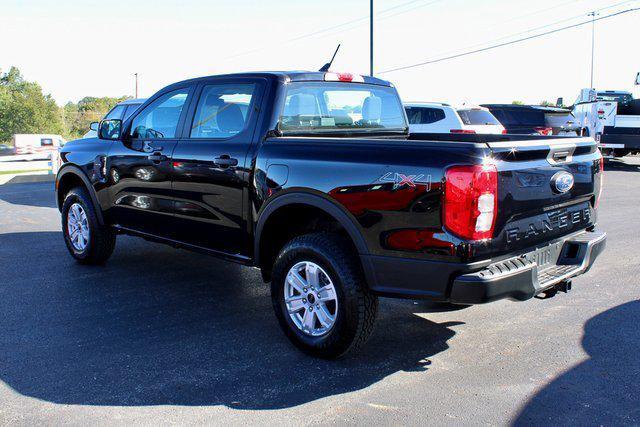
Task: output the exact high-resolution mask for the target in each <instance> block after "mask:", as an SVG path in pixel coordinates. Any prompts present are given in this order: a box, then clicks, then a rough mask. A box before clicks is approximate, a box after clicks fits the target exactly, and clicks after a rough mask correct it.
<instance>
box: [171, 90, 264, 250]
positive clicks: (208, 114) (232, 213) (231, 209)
mask: <svg viewBox="0 0 640 427" xmlns="http://www.w3.org/2000/svg"><path fill="white" fill-rule="evenodd" d="M265 88H266V80H264V79H259V78H235V79H212V80H210V81H209V82H208V83H202V84H201V85H200V86H199V87H198V90H197V96H196V99H197V102H194V103H193V106H192V108H191V111H190V113H189V119H188V120H187V121H186V122H185V124H184V136H185V137H184V138H183V139H181V140H180V142H179V143H178V145H177V146H176V149H175V151H174V154H173V174H174V177H173V194H174V196H175V214H176V224H177V225H176V230H177V234H178V239H179V240H180V241H183V242H185V243H189V244H192V245H196V246H199V247H203V248H207V249H212V250H215V251H219V252H223V253H227V254H231V255H234V256H240V257H246V256H248V251H247V249H248V247H249V233H248V226H247V221H246V215H247V213H246V212H244V211H243V206H244V205H248V202H247V203H244V202H245V199H246V197H248V193H247V187H248V185H249V179H250V173H251V159H250V158H249V157H248V152H249V149H250V148H251V146H252V144H253V141H254V137H253V135H254V131H255V128H256V123H257V119H258V115H259V111H260V110H259V108H258V106H259V105H260V102H261V100H262V96H263V93H264V91H265Z"/></svg>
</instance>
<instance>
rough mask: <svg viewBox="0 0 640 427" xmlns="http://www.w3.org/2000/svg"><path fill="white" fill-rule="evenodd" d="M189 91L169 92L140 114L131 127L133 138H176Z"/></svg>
mask: <svg viewBox="0 0 640 427" xmlns="http://www.w3.org/2000/svg"><path fill="white" fill-rule="evenodd" d="M188 94H189V90H188V89H186V88H185V89H179V90H176V91H174V92H169V93H167V94H165V95H163V96H161V97H160V98H159V99H157V100H156V101H155V102H154V103H153V104H151V105H149V106H148V107H147V108H145V109H144V111H142V112H141V113H140V114H138V115H137V116H136V117H135V118H134V119H133V123H132V125H131V131H130V132H129V134H130V135H131V137H132V138H137V139H148V138H154V139H156V138H175V136H176V129H177V128H178V121H179V120H180V113H182V108H183V107H184V104H185V102H186V100H187V95H188Z"/></svg>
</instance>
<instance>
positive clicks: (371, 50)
mask: <svg viewBox="0 0 640 427" xmlns="http://www.w3.org/2000/svg"><path fill="white" fill-rule="evenodd" d="M369 75H370V76H371V77H373V0H369Z"/></svg>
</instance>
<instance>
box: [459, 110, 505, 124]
mask: <svg viewBox="0 0 640 427" xmlns="http://www.w3.org/2000/svg"><path fill="white" fill-rule="evenodd" d="M458 115H459V116H460V119H461V120H462V123H464V124H465V125H499V124H500V122H499V121H498V120H496V118H495V117H494V116H493V114H491V113H490V112H488V111H487V110H481V109H479V108H474V109H470V110H458Z"/></svg>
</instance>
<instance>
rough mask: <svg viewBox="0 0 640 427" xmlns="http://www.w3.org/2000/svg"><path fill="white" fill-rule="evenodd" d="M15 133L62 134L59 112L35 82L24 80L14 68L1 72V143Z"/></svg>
mask: <svg viewBox="0 0 640 427" xmlns="http://www.w3.org/2000/svg"><path fill="white" fill-rule="evenodd" d="M16 133H53V134H63V133H64V123H63V120H62V114H61V112H60V109H59V108H58V106H57V105H56V103H55V101H54V100H53V98H52V97H51V95H48V94H47V95H45V94H43V93H42V88H41V87H40V85H39V84H37V83H35V82H28V81H26V80H24V78H23V77H22V75H21V74H20V71H19V70H18V69H17V68H16V67H11V69H10V70H9V71H8V72H7V73H2V72H1V71H0V141H4V142H7V141H9V140H11V138H12V136H13V135H14V134H16Z"/></svg>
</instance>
